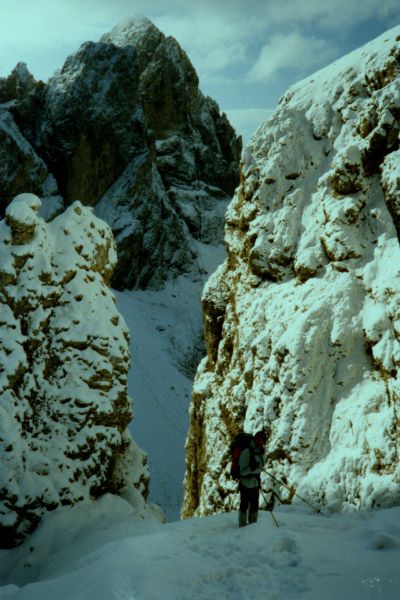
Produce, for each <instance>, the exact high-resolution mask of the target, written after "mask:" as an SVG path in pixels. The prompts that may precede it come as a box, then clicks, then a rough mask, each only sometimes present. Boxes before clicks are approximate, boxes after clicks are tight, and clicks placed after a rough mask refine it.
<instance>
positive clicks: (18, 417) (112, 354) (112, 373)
mask: <svg viewBox="0 0 400 600" xmlns="http://www.w3.org/2000/svg"><path fill="white" fill-rule="evenodd" d="M39 208H40V200H39V198H38V197H37V196H34V195H33V194H21V195H19V196H18V197H16V198H15V199H14V200H13V202H12V203H11V204H10V205H9V206H8V207H7V210H6V217H5V219H4V220H3V221H1V222H0V321H1V329H0V413H1V414H0V417H1V418H0V449H1V469H0V546H1V547H7V546H13V545H15V544H16V543H19V542H20V541H21V540H22V539H23V538H24V537H25V536H26V535H27V534H28V533H29V532H30V531H32V529H34V528H35V526H36V525H37V523H38V522H39V520H40V517H41V515H42V514H43V513H44V512H45V511H47V510H54V509H55V508H57V507H58V506H67V505H74V504H76V503H77V502H80V501H82V500H85V499H88V498H93V497H98V496H100V495H101V494H104V493H105V492H113V493H118V492H119V491H121V490H122V489H123V488H124V487H125V486H128V487H129V488H130V490H131V491H130V497H131V498H132V499H134V496H135V489H134V487H135V488H137V490H139V491H140V492H141V493H142V494H143V495H144V496H145V495H146V491H147V485H148V473H147V468H146V466H145V455H144V454H143V453H142V452H141V451H140V450H139V448H137V446H136V444H135V443H134V442H133V440H132V439H131V436H130V434H129V432H128V429H127V426H128V424H129V422H130V420H131V416H132V415H131V401H130V398H129V396H128V394H127V372H128V368H129V358H130V357H129V349H128V340H129V332H128V330H127V327H126V324H125V322H124V320H123V318H122V316H121V315H120V314H119V313H118V311H117V310H116V308H115V300H114V296H113V294H112V292H111V290H110V288H109V280H110V277H111V274H112V269H113V267H114V265H115V263H116V252H115V244H114V239H113V236H112V233H111V230H110V228H109V227H108V226H107V224H106V223H104V222H102V221H100V220H99V219H97V218H96V217H95V216H94V215H93V213H92V210H91V209H89V208H86V207H83V206H82V205H81V204H80V203H79V202H75V203H74V204H72V205H71V206H70V207H69V208H68V210H67V211H65V212H64V213H63V214H62V215H60V216H59V217H57V218H56V219H55V220H54V221H52V222H51V223H46V222H45V221H44V220H43V219H42V218H40V217H39V216H38V211H39ZM137 490H136V496H137V497H140V493H139V491H137ZM139 500H140V499H139ZM141 502H142V503H143V498H141ZM139 503H140V502H139Z"/></svg>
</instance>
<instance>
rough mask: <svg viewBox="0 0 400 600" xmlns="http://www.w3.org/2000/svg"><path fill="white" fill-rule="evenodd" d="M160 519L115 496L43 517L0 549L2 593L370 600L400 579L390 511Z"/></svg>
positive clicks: (112, 598) (38, 599) (106, 598)
mask: <svg viewBox="0 0 400 600" xmlns="http://www.w3.org/2000/svg"><path fill="white" fill-rule="evenodd" d="M275 515H276V518H277V520H278V522H279V525H280V527H279V528H276V526H275V525H274V523H273V520H272V518H271V515H270V514H268V513H264V512H263V513H261V514H260V521H259V522H258V523H257V524H255V525H251V526H249V527H246V528H244V529H238V527H237V515H236V513H226V514H220V515H214V516H212V517H200V518H194V519H190V520H187V521H181V522H175V523H167V524H164V525H162V524H161V523H159V522H158V521H157V519H156V515H155V513H154V512H153V511H152V509H151V508H150V509H149V508H147V509H143V510H142V511H140V512H138V511H134V510H133V509H132V508H131V506H130V505H129V504H128V503H127V502H125V501H124V500H122V499H121V498H118V497H115V496H111V495H107V496H104V497H103V498H101V499H100V500H98V501H96V502H91V503H84V504H81V505H78V506H77V507H75V508H72V509H71V508H64V509H60V510H57V511H55V512H54V513H50V514H49V515H48V516H47V517H46V519H45V520H44V522H43V523H42V525H41V526H40V527H39V529H38V530H37V531H36V532H35V533H34V534H33V536H32V537H31V538H30V539H29V540H28V541H27V542H26V544H25V545H24V546H21V547H19V548H17V549H14V550H8V551H6V550H4V551H1V552H0V583H1V585H2V587H0V599H1V600H28V599H29V600H47V599H48V600H210V599H211V598H212V599H213V600H228V599H229V600H248V599H249V598H251V599H252V600H266V599H267V600H278V599H279V600H280V599H282V600H283V599H285V600H287V599H290V598H298V599H303V600H321V599H322V598H323V599H324V600H339V599H340V600H378V599H380V598H385V599H389V598H390V599H391V600H394V598H396V597H397V594H398V590H399V586H400V508H399V507H396V508H392V509H388V510H382V511H380V512H370V513H363V512H361V513H352V514H334V515H313V514H310V513H309V512H308V510H307V509H304V508H303V506H302V505H296V506H290V507H289V506H288V507H280V508H279V509H277V510H276V512H275Z"/></svg>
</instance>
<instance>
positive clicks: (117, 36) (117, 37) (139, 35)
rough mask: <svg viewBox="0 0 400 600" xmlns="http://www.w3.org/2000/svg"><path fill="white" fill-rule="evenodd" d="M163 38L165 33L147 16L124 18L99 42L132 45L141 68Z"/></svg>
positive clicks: (121, 45) (123, 45)
mask: <svg viewBox="0 0 400 600" xmlns="http://www.w3.org/2000/svg"><path fill="white" fill-rule="evenodd" d="M164 40H165V35H164V34H163V33H162V32H161V31H160V30H159V29H158V28H157V27H156V26H155V25H154V23H152V21H150V20H149V19H148V18H147V17H136V18H133V17H130V18H128V19H125V20H124V21H122V22H121V23H119V24H118V25H116V26H115V27H114V28H113V29H112V30H111V31H110V32H108V33H105V34H104V35H103V36H102V37H101V38H100V41H101V42H107V43H112V44H115V45H116V46H120V47H126V46H134V47H135V50H136V52H137V55H138V60H139V65H140V68H141V70H143V69H144V68H145V67H146V65H147V63H148V62H149V60H150V59H151V57H152V55H153V53H154V51H155V50H156V48H157V47H158V45H159V44H161V43H162V42H163V41H164Z"/></svg>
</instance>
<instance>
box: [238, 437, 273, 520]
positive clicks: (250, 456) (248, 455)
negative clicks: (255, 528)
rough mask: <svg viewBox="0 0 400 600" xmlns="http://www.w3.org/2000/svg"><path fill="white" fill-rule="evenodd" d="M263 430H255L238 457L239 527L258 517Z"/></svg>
mask: <svg viewBox="0 0 400 600" xmlns="http://www.w3.org/2000/svg"><path fill="white" fill-rule="evenodd" d="M266 441H267V436H266V434H265V431H263V430H262V431H257V433H256V434H255V435H254V438H253V439H252V440H251V442H250V445H249V447H248V448H245V449H244V450H242V452H241V454H240V458H239V469H240V475H239V492H240V508H239V527H244V526H245V525H247V523H256V522H257V519H258V503H259V491H260V487H261V481H260V474H261V471H262V469H263V467H264V464H265V453H264V448H265V443H266Z"/></svg>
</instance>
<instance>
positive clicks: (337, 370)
mask: <svg viewBox="0 0 400 600" xmlns="http://www.w3.org/2000/svg"><path fill="white" fill-rule="evenodd" d="M399 85H400V28H395V29H393V30H391V31H389V32H388V33H387V34H385V35H384V36H382V37H380V38H378V39H377V40H375V41H374V42H372V43H371V44H368V45H367V46H365V47H364V48H361V49H360V50H358V51H356V52H354V53H352V54H351V55H349V56H347V57H344V58H343V59H341V60H339V61H337V62H336V63H334V64H333V65H331V66H330V67H327V68H326V69H324V70H322V71H320V72H318V73H316V74H315V75H314V76H313V77H310V78H309V79H306V80H305V81H303V82H301V83H299V84H296V85H295V86H293V87H292V88H290V89H289V91H288V92H287V94H286V95H285V96H284V97H283V98H282V100H281V101H280V104H279V107H278V109H277V111H276V112H275V114H274V116H273V117H272V118H271V119H269V120H268V121H267V122H266V123H265V124H264V125H263V126H262V127H261V128H260V129H259V130H258V132H257V134H256V136H255V137H254V138H253V139H252V141H251V142H250V144H249V146H248V147H247V148H246V149H245V151H244V155H243V161H242V180H241V185H240V187H239V188H238V190H237V192H236V194H235V197H234V199H233V201H232V203H231V204H230V206H229V208H228V211H227V215H226V244H227V249H228V257H227V259H226V261H225V263H224V264H223V265H222V266H221V267H220V268H219V269H218V270H217V271H216V272H215V273H214V275H213V276H212V277H211V279H210V280H209V282H208V284H207V285H206V288H205V290H204V293H203V314H204V324H205V339H206V343H207V357H206V358H205V359H203V361H202V363H201V364H200V366H199V368H198V371H197V376H196V380H195V384H194V390H193V401H192V407H191V425H190V431H189V436H188V440H187V472H186V480H185V501H184V507H183V515H184V516H190V515H193V514H201V515H204V514H210V513H213V512H218V511H224V510H231V509H232V508H235V507H237V501H238V498H237V494H236V483H235V482H233V481H232V480H230V479H229V445H230V442H231V440H232V438H233V436H234V434H235V433H236V432H238V431H239V430H241V429H243V428H244V429H245V430H247V431H250V432H255V431H257V430H258V429H260V428H261V427H268V428H269V430H270V436H269V439H268V442H267V457H268V462H267V468H268V470H269V472H270V473H271V474H272V475H274V476H275V477H277V478H278V479H280V480H281V481H283V483H284V484H286V486H287V487H285V486H283V485H280V484H277V483H276V482H275V481H274V480H273V479H271V478H270V477H268V476H267V475H266V474H263V476H262V484H263V487H264V490H265V491H270V490H274V491H275V492H276V493H277V494H278V495H279V496H280V497H281V499H282V501H283V502H291V501H292V500H293V498H294V493H295V492H297V491H298V492H299V493H300V495H302V496H305V497H307V498H308V499H309V500H310V501H312V502H313V503H314V504H315V505H316V506H327V507H329V508H330V509H332V510H338V511H344V510H354V509H369V508H377V507H388V506H392V505H396V504H399V503H400V485H399V483H400V463H399V446H400V427H399V416H400V378H399V367H400V250H399V231H400V210H399V206H400V160H399V159H400V154H399V152H400V151H399V131H400V121H399V117H400V95H399Z"/></svg>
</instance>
